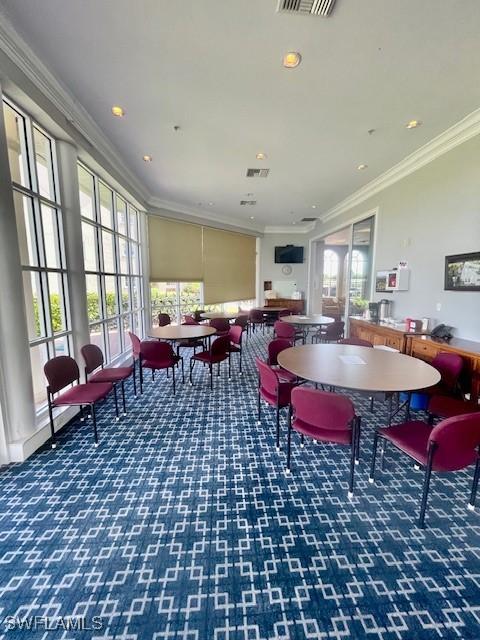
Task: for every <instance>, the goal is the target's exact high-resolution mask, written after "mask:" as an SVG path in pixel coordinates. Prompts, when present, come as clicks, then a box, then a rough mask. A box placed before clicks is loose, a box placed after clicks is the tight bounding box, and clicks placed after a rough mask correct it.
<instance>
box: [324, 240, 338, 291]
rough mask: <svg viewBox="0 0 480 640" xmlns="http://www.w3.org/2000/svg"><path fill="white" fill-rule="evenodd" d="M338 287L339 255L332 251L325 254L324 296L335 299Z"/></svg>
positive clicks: (329, 250)
mask: <svg viewBox="0 0 480 640" xmlns="http://www.w3.org/2000/svg"><path fill="white" fill-rule="evenodd" d="M337 287H338V255H337V254H336V253H335V251H332V250H331V249H325V252H324V254H323V295H324V296H325V297H327V298H334V297H336V295H337Z"/></svg>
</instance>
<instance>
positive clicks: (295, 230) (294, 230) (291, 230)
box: [264, 222, 316, 235]
mask: <svg viewBox="0 0 480 640" xmlns="http://www.w3.org/2000/svg"><path fill="white" fill-rule="evenodd" d="M315 224H316V223H315V222H310V223H309V224H307V225H305V226H302V227H300V226H298V227H297V226H295V227H293V226H291V225H289V226H287V225H279V226H268V225H267V226H266V227H265V229H264V231H265V233H288V234H290V235H291V234H294V235H296V234H301V233H310V231H313V230H314V229H315Z"/></svg>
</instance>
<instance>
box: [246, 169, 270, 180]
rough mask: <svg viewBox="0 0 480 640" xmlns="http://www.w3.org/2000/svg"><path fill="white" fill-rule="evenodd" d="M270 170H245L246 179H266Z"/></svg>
mask: <svg viewBox="0 0 480 640" xmlns="http://www.w3.org/2000/svg"><path fill="white" fill-rule="evenodd" d="M269 173H270V169H247V178H266V177H267V176H268V174H269Z"/></svg>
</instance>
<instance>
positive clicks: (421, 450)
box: [369, 412, 480, 529]
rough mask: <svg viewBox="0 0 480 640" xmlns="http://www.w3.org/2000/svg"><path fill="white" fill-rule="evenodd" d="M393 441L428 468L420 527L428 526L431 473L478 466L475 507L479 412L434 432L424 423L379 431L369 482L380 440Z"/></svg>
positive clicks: (472, 502) (479, 463) (472, 500)
mask: <svg viewBox="0 0 480 640" xmlns="http://www.w3.org/2000/svg"><path fill="white" fill-rule="evenodd" d="M379 438H383V439H384V440H385V441H387V442H391V443H392V444H393V445H394V447H396V448H397V449H398V450H399V451H401V452H402V453H405V454H406V455H407V456H408V457H409V458H412V459H413V460H414V462H415V463H416V464H420V465H421V466H423V467H425V477H424V480H423V493H422V502H421V507H420V516H419V519H418V526H419V527H421V528H422V529H423V527H424V526H425V511H426V509H427V499H428V491H429V488H430V477H431V474H432V471H439V472H448V471H459V470H460V469H465V467H468V466H470V465H471V464H473V463H476V466H475V473H474V476H473V484H472V492H471V494H470V502H469V504H468V508H469V509H471V510H473V509H474V508H475V497H476V493H477V486H478V479H479V476H480V457H479V455H478V448H479V446H480V413H478V412H477V413H467V414H465V415H462V416H455V417H454V418H447V419H446V420H442V421H441V422H439V423H438V424H437V425H436V426H435V427H433V429H432V428H431V427H430V425H428V424H426V423H425V422H419V421H410V422H404V423H402V424H396V425H393V426H391V427H388V428H384V429H379V430H378V431H377V432H376V433H375V437H374V440H373V456H372V467H371V470H370V477H369V482H371V483H373V482H374V478H375V459H376V454H377V444H378V439H379Z"/></svg>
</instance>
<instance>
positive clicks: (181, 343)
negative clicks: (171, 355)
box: [177, 316, 205, 356]
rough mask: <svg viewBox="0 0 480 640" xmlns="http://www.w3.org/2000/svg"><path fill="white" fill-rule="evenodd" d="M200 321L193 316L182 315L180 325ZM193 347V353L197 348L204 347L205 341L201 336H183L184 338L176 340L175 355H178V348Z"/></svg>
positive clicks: (194, 323)
mask: <svg viewBox="0 0 480 640" xmlns="http://www.w3.org/2000/svg"><path fill="white" fill-rule="evenodd" d="M199 324H200V323H199V322H197V321H196V320H195V318H194V317H193V316H184V317H183V322H182V325H185V326H191V325H197V326H198V325H199ZM182 348H183V349H193V353H194V354H195V353H196V351H197V349H204V348H205V343H204V341H203V340H202V339H201V338H185V339H184V340H178V341H177V356H180V349H182Z"/></svg>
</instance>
